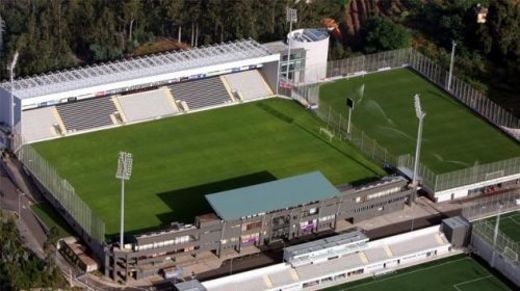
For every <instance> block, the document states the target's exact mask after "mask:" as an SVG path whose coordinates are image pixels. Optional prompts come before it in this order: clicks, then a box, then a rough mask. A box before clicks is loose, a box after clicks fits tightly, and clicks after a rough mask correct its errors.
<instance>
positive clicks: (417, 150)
mask: <svg viewBox="0 0 520 291" xmlns="http://www.w3.org/2000/svg"><path fill="white" fill-rule="evenodd" d="M414 99H415V100H414V101H415V104H414V105H415V114H416V116H417V119H419V129H418V131H417V144H416V146H415V162H414V165H413V177H412V184H413V186H414V187H417V184H418V183H417V176H418V172H419V156H420V155H421V142H422V130H423V120H424V117H425V116H426V112H424V111H422V108H421V99H420V98H419V94H415V96H414Z"/></svg>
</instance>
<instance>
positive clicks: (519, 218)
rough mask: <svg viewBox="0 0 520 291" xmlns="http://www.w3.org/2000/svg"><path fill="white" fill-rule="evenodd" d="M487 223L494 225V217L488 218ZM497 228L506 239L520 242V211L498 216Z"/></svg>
mask: <svg viewBox="0 0 520 291" xmlns="http://www.w3.org/2000/svg"><path fill="white" fill-rule="evenodd" d="M488 221H489V222H491V223H492V224H493V225H495V223H496V217H492V218H488ZM499 228H500V231H501V232H502V233H504V234H505V235H506V236H507V237H509V238H510V239H512V240H514V241H516V242H520V211H516V212H511V213H507V214H503V215H500V224H499Z"/></svg>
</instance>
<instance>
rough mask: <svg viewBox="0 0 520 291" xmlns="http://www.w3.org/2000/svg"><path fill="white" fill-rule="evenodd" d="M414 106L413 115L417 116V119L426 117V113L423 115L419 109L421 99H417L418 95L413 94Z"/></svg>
mask: <svg viewBox="0 0 520 291" xmlns="http://www.w3.org/2000/svg"><path fill="white" fill-rule="evenodd" d="M414 99H415V100H414V101H415V102H414V105H415V115H416V116H417V118H419V119H421V118H424V116H426V113H424V112H423V111H422V108H421V99H420V97H419V94H415V96H414Z"/></svg>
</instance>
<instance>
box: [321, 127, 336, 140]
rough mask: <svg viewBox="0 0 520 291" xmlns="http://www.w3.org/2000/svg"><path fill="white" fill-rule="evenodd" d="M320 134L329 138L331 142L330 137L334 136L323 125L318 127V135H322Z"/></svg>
mask: <svg viewBox="0 0 520 291" xmlns="http://www.w3.org/2000/svg"><path fill="white" fill-rule="evenodd" d="M322 134H323V135H325V136H326V137H328V138H329V142H332V139H333V138H334V134H333V133H332V132H331V131H330V130H328V129H327V128H325V127H320V135H322Z"/></svg>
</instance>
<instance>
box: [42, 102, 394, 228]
mask: <svg viewBox="0 0 520 291" xmlns="http://www.w3.org/2000/svg"><path fill="white" fill-rule="evenodd" d="M320 126H323V124H322V122H321V121H319V120H318V119H317V118H316V117H314V116H313V115H312V114H311V113H309V112H307V111H305V110H304V109H303V108H302V107H301V106H299V105H298V104H296V103H294V102H292V101H288V100H283V99H270V100H265V101H259V102H254V103H248V104H243V105H237V106H231V107H226V108H222V109H215V110H210V111H204V112H199V113H194V114H188V115H184V116H178V117H173V118H168V119H163V120H159V121H154V122H147V123H141V124H136V125H131V126H125V127H120V128H116V129H112V130H105V131H98V132H94V133H89V134H83V135H77V136H73V137H67V138H62V139H57V140H53V141H48V142H43V143H38V144H35V145H34V146H35V148H36V150H37V151H38V152H40V153H41V154H42V155H43V157H44V158H45V159H47V160H49V161H50V162H51V163H52V164H53V165H55V166H56V168H57V169H58V172H59V173H60V175H61V176H63V177H64V178H66V179H67V180H69V182H70V183H71V184H72V185H73V186H74V187H75V188H76V192H77V193H78V194H79V195H80V196H81V198H82V199H83V200H84V201H85V202H86V203H87V204H88V205H90V206H91V208H92V209H93V210H94V212H95V213H96V214H98V215H99V216H100V217H101V219H102V220H103V221H104V222H105V223H106V230H107V235H108V236H113V235H115V234H117V233H118V229H119V199H120V198H119V195H120V194H119V189H120V182H119V181H118V180H116V179H115V171H116V166H117V156H118V152H119V151H128V152H131V153H132V154H133V156H134V168H133V175H132V178H131V180H130V181H129V182H127V183H126V184H125V186H126V197H125V203H126V212H125V214H126V222H125V225H126V231H127V232H139V231H143V230H147V229H153V228H157V227H159V226H164V225H167V224H169V223H171V222H172V221H176V220H178V221H185V222H189V223H191V222H193V216H194V215H198V214H203V213H207V212H210V211H211V209H210V207H209V205H208V203H207V202H206V200H205V198H204V195H205V194H210V193H214V192H218V191H223V190H228V189H233V188H238V187H243V186H248V185H252V184H258V183H262V182H266V181H271V180H275V179H279V178H284V177H289V176H293V175H297V174H302V173H306V172H310V171H314V170H319V171H321V172H322V173H323V174H324V175H325V176H326V177H327V178H328V179H330V180H331V182H332V183H335V184H340V183H350V182H356V181H363V180H367V179H373V178H375V177H378V176H380V175H383V174H384V172H383V170H382V169H381V168H379V167H378V166H376V165H375V164H373V163H372V162H370V161H369V160H367V159H366V158H365V157H364V156H362V155H361V154H360V153H359V152H358V151H357V150H356V149H355V148H353V147H352V146H350V145H349V144H346V143H344V142H340V141H336V140H334V141H333V142H332V144H330V143H329V142H328V141H327V139H326V138H325V137H321V136H319V128H320Z"/></svg>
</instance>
